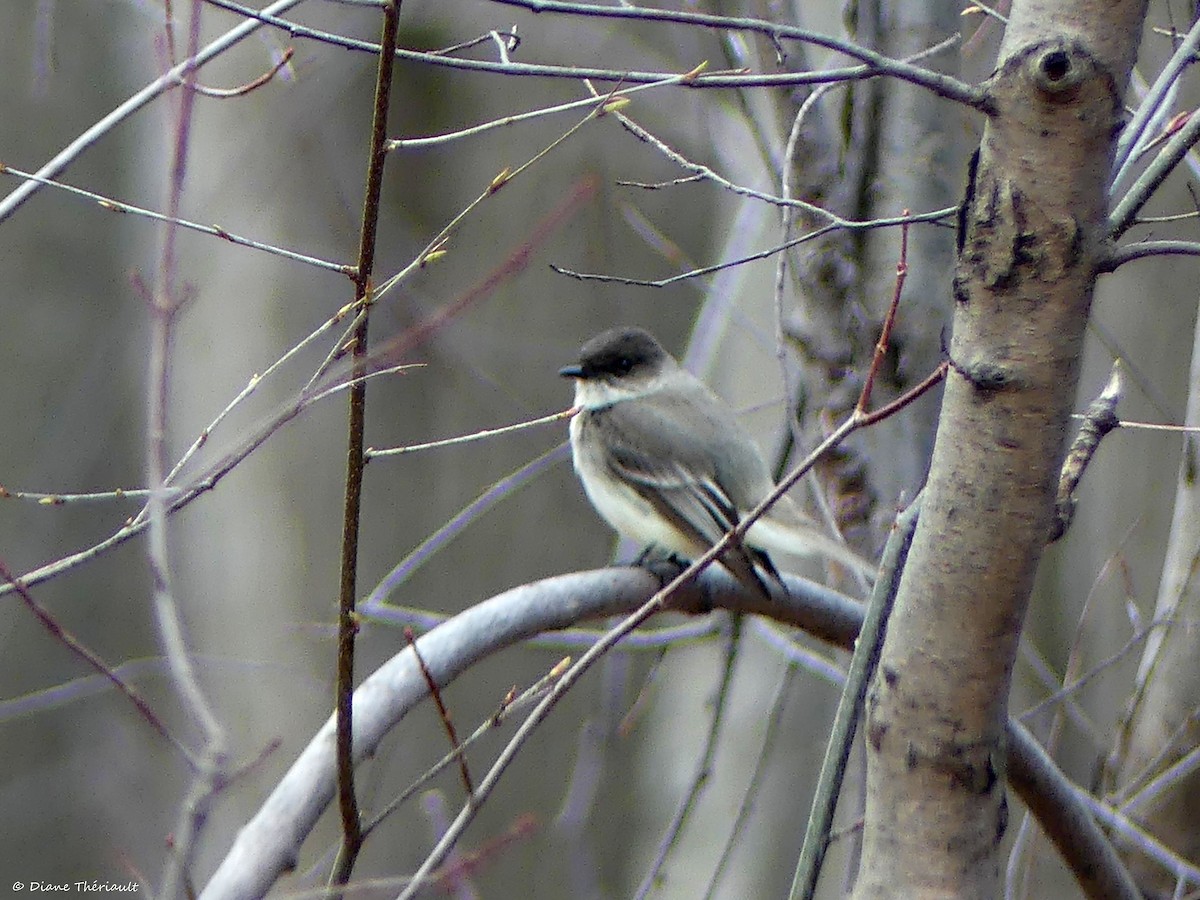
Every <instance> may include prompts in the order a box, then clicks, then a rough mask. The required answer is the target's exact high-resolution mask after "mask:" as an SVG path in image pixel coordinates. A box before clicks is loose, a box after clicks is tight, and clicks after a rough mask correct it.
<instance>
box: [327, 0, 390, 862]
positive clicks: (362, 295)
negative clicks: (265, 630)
mask: <svg viewBox="0 0 1200 900" xmlns="http://www.w3.org/2000/svg"><path fill="white" fill-rule="evenodd" d="M399 21H400V3H399V0H394V2H391V3H388V4H387V5H386V6H385V7H384V8H383V29H382V35H381V37H380V41H379V43H380V51H379V68H378V72H377V75H376V80H375V109H374V114H373V116H372V124H371V143H370V151H369V159H368V163H367V189H366V195H365V197H364V199H363V218H362V230H361V232H360V235H359V247H358V266H357V273H356V275H355V292H354V296H355V299H356V300H357V301H358V303H359V308H360V309H361V313H360V316H359V321H358V327H357V328H355V330H354V335H353V338H352V341H353V346H352V348H351V352H352V353H353V355H354V360H355V373H354V374H355V377H356V378H357V377H358V375H359V370H360V368H361V366H362V365H363V363H364V361H365V359H366V354H367V321H368V316H367V298H368V295H369V294H370V290H371V274H372V272H373V271H374V265H375V240H376V234H377V231H378V227H379V196H380V192H381V190H382V188H383V166H384V161H385V158H386V156H387V150H386V147H385V144H386V141H387V115H388V104H389V102H390V100H391V93H392V70H393V66H394V62H395V55H396V54H395V51H396V31H397V27H398V25H399ZM366 409H367V389H366V382H365V381H358V382H357V383H356V384H355V385H354V386H353V387H352V388H350V414H349V426H348V428H349V434H348V438H347V451H346V501H345V507H344V514H343V520H342V568H341V583H340V589H339V593H338V641H337V766H338V809H339V811H340V812H341V819H342V849H341V853H340V854H339V856H338V866H337V870H336V871H335V872H334V873H333V882H334V883H335V884H345V883H346V881H347V880H348V879H349V877H350V873H351V871H353V868H354V861H355V859H356V858H357V856H358V851H359V848H360V847H361V846H362V827H361V824H360V822H359V815H358V800H357V798H356V797H355V792H354V726H353V720H352V716H351V711H352V709H353V697H354V637H355V634H356V632H357V629H358V625H357V623H356V622H355V618H354V602H355V596H356V594H357V580H358V529H359V518H360V511H361V506H362V479H363V467H364V465H365V462H366V461H365V459H364V458H363V450H364V449H365V447H364V444H363V427H364V424H365V422H366Z"/></svg>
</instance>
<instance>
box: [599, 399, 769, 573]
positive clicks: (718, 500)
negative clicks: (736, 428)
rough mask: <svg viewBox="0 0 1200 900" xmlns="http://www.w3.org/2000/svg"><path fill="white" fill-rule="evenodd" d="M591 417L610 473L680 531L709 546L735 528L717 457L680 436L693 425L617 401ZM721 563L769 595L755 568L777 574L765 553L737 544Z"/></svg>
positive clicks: (734, 507)
mask: <svg viewBox="0 0 1200 900" xmlns="http://www.w3.org/2000/svg"><path fill="white" fill-rule="evenodd" d="M683 412H684V413H688V412H690V410H686V409H685V410H683ZM592 416H593V419H594V424H595V426H596V427H598V428H600V429H602V430H603V442H602V444H603V447H604V462H605V464H606V465H607V466H608V467H609V469H610V471H612V473H613V474H614V475H615V476H616V477H617V478H620V479H621V480H622V481H623V482H624V483H625V484H628V485H629V486H630V487H631V488H632V489H633V490H635V491H637V493H638V494H639V495H640V496H641V497H643V498H644V499H645V500H646V501H647V502H648V503H650V504H651V505H652V506H653V507H654V508H655V509H656V510H657V511H658V512H659V513H660V514H661V515H662V516H663V517H664V518H665V519H666V520H667V521H669V522H670V523H671V524H672V525H673V526H675V528H677V529H678V530H679V531H680V532H682V533H683V534H684V535H686V536H687V537H688V538H690V539H691V540H693V541H694V542H695V543H697V544H698V545H700V546H702V547H711V546H712V545H713V544H715V543H717V541H719V540H720V539H721V538H722V537H724V536H725V534H726V533H727V532H728V531H730V530H731V529H732V528H734V527H736V526H737V524H738V522H739V521H740V519H741V516H740V513H739V503H738V502H736V498H734V497H731V496H730V494H729V491H728V490H727V489H726V486H725V485H724V484H723V483H722V481H721V478H720V477H719V466H718V465H717V463H716V461H715V460H714V458H713V456H712V455H711V454H710V453H707V452H704V450H703V449H697V445H696V442H691V441H687V440H681V439H680V437H679V435H681V434H685V433H687V432H686V429H687V428H689V427H694V426H696V424H697V423H696V422H695V421H688V420H685V419H683V417H682V416H681V415H679V414H677V412H676V411H675V410H672V409H669V408H668V409H666V410H663V409H661V408H658V409H656V408H655V407H653V406H646V405H643V404H638V403H617V404H614V405H613V406H610V407H608V408H606V409H603V410H596V411H595V412H593V413H592ZM721 562H722V563H723V564H724V565H725V566H726V568H728V569H729V570H730V571H731V572H732V573H733V574H734V575H735V576H736V577H737V578H739V579H740V580H741V581H742V582H744V583H746V584H748V585H751V586H752V587H755V588H757V589H760V590H762V591H764V592H765V593H767V594H768V595H769V593H770V592H769V591H768V590H767V588H766V586H765V585H764V584H763V581H762V579H761V578H760V577H759V574H758V571H757V569H756V566H760V567H762V568H764V569H766V570H767V571H768V572H770V573H771V574H773V575H774V574H775V569H774V566H773V565H772V564H771V562H770V560H768V559H767V558H766V556H765V554H762V553H759V552H758V551H755V550H752V549H750V548H748V547H746V546H744V545H743V544H742V543H741V542H737V543H735V544H734V545H732V546H730V547H729V549H728V550H727V551H726V552H725V553H724V554H723V555H722V557H721Z"/></svg>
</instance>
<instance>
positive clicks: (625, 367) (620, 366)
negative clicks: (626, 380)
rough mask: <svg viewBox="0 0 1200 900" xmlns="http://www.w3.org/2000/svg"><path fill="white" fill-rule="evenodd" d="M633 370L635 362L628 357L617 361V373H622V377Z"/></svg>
mask: <svg viewBox="0 0 1200 900" xmlns="http://www.w3.org/2000/svg"><path fill="white" fill-rule="evenodd" d="M632 368H633V360H632V359H630V358H629V357H628V356H622V357H621V358H620V359H618V360H617V371H618V372H620V373H621V374H622V375H624V374H626V373H627V372H628V371H629V370H630V369H632Z"/></svg>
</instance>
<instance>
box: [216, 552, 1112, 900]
mask: <svg viewBox="0 0 1200 900" xmlns="http://www.w3.org/2000/svg"><path fill="white" fill-rule="evenodd" d="M784 580H785V584H786V586H787V596H786V597H785V596H783V595H782V594H777V595H776V596H775V597H774V598H773V599H771V600H768V599H766V598H764V597H763V596H761V595H757V594H753V593H751V592H748V591H746V590H745V589H744V588H743V587H742V585H740V584H739V583H738V582H736V581H734V580H733V579H732V578H731V577H730V576H728V575H727V574H725V573H724V572H723V571H721V570H720V569H716V568H715V567H710V568H708V569H706V570H705V571H704V572H702V573H701V574H700V575H699V576H698V577H697V578H696V579H695V580H694V581H692V582H691V583H689V584H687V585H686V586H684V587H683V588H682V589H681V590H680V591H678V592H677V593H676V595H675V603H674V605H673V606H672V609H674V610H680V609H682V610H683V611H685V612H691V613H700V612H705V611H707V610H710V609H714V608H724V609H730V610H741V611H743V612H747V613H752V614H758V615H764V616H769V617H771V618H773V619H776V620H777V621H780V622H783V623H785V624H787V625H791V626H794V627H797V628H802V629H804V630H805V631H806V632H808V633H809V634H811V635H813V636H815V637H817V638H819V639H821V640H823V641H826V642H828V643H830V644H834V645H836V646H839V647H843V648H849V647H850V646H852V645H853V642H854V640H855V638H856V637H857V635H858V629H859V627H860V626H861V624H862V615H863V613H862V607H861V605H860V604H859V603H857V602H855V601H853V600H851V599H849V598H848V597H845V596H843V595H842V594H839V593H837V592H836V591H832V590H830V589H828V588H825V587H823V586H821V585H819V584H816V583H814V582H811V581H807V580H805V579H802V578H798V577H795V576H789V575H785V576H784ZM658 587H659V583H658V581H657V580H656V579H655V578H654V577H653V576H651V575H650V574H649V573H647V572H645V571H643V570H641V569H633V568H613V569H600V570H596V571H592V572H577V573H573V574H569V575H559V576H556V577H554V578H549V579H546V580H544V581H539V582H535V583H533V584H527V585H522V586H520V587H517V588H513V589H512V590H510V591H507V592H506V593H503V594H499V595H497V596H495V597H493V598H491V599H489V600H486V601H484V602H483V603H480V604H478V605H477V606H474V607H472V608H470V609H468V610H465V611H464V612H462V613H460V614H458V615H457V616H455V617H454V618H452V619H450V620H448V621H446V622H445V623H444V624H442V625H441V626H439V627H438V628H436V629H434V630H433V631H431V632H429V633H428V634H425V635H424V636H422V637H421V638H420V640H419V641H418V642H417V646H418V648H419V650H420V653H421V656H422V658H423V659H424V660H425V663H426V665H427V666H428V668H429V671H430V673H431V674H432V676H433V678H434V680H435V681H436V683H437V684H438V685H440V686H443V687H444V686H445V685H446V684H448V683H449V682H451V681H453V680H454V679H455V678H456V677H457V676H459V675H460V674H462V673H463V672H465V671H466V670H467V669H469V668H471V667H472V666H473V665H475V664H476V663H477V662H479V661H481V660H482V659H484V658H486V657H488V656H490V655H491V654H493V653H495V652H497V651H498V650H501V649H503V648H505V647H509V646H512V645H513V644H516V643H519V642H521V641H523V640H526V639H528V638H532V637H534V636H536V635H538V634H540V633H542V632H544V631H548V630H557V629H562V628H566V627H568V626H572V625H575V624H578V623H579V622H580V621H582V620H584V619H596V618H604V617H608V616H614V615H621V614H624V613H629V612H631V611H632V610H635V609H637V608H638V607H639V606H640V605H641V604H643V603H644V602H645V601H646V599H647V598H648V597H650V596H652V595H653V594H654V592H655V591H656V590H657V588H658ZM428 690H429V689H428V684H427V682H426V680H425V676H424V675H423V674H422V672H421V670H420V668H419V667H418V665H417V663H416V660H415V658H414V655H413V653H412V651H411V650H410V649H408V648H405V649H404V650H403V651H401V652H400V653H397V654H396V655H395V656H394V657H392V659H391V660H389V661H388V662H387V663H385V664H384V665H383V666H381V667H380V668H379V669H378V670H376V671H375V672H374V673H373V674H372V675H371V676H370V677H369V678H367V679H366V680H365V681H364V682H363V684H362V685H361V686H360V687H359V688H358V690H357V691H355V694H354V755H355V759H356V760H358V761H361V760H362V759H364V758H366V757H368V756H370V755H371V754H372V753H373V752H374V751H375V749H376V748H377V747H378V745H379V743H380V741H382V740H383V738H384V737H385V736H386V735H387V734H388V733H389V732H390V731H391V729H392V728H394V727H395V726H396V725H397V724H399V723H400V721H401V720H403V718H404V717H405V716H406V715H407V714H408V712H409V711H410V710H411V709H412V708H413V707H414V706H416V705H417V704H418V703H420V702H421V701H422V700H424V699H425V697H426V696H427V695H428ZM333 737H334V723H333V719H332V718H331V719H330V720H329V721H327V722H326V723H325V725H324V726H323V727H322V728H321V729H320V731H318V732H317V733H316V735H315V736H314V737H313V739H312V741H311V742H310V743H309V745H308V747H306V748H305V749H304V751H303V752H302V753H301V754H300V756H299V758H298V759H297V760H296V762H295V763H293V764H292V767H291V769H290V770H289V771H288V772H287V774H286V775H285V776H284V777H283V779H282V780H281V781H280V782H279V784H278V785H277V786H276V788H275V790H274V791H273V792H272V793H271V795H270V797H268V798H267V800H266V801H265V802H264V803H263V805H262V807H261V808H260V809H259V811H258V813H257V814H256V815H255V816H254V818H253V819H251V820H250V821H249V822H248V823H247V824H246V826H245V827H244V828H242V829H241V831H240V832H239V833H238V836H237V839H236V840H235V842H234V844H233V846H232V847H231V848H230V850H229V852H228V854H227V855H226V856H225V858H224V860H223V862H222V863H221V865H220V867H219V868H218V869H217V871H216V873H215V874H214V875H213V877H212V879H211V880H210V881H209V883H208V885H207V886H206V887H205V889H204V892H203V894H202V900H223V898H239V900H241V898H248V897H261V896H263V895H265V894H266V893H267V891H268V890H269V889H270V888H271V885H272V884H273V883H274V882H275V880H276V879H277V878H278V877H279V876H280V875H281V874H283V873H284V872H285V871H287V870H288V869H289V868H291V866H292V865H293V864H294V861H295V860H296V858H297V856H298V854H299V851H300V846H301V845H302V844H303V842H304V840H305V838H306V837H307V836H308V834H309V832H310V831H311V830H312V828H313V827H314V825H315V824H316V821H317V819H318V817H319V816H320V815H321V813H322V812H323V811H324V810H325V808H326V807H327V806H328V805H329V804H330V802H331V801H332V800H333V796H334V791H335V766H334V741H333ZM1008 741H1009V747H1010V760H1009V769H1010V771H1011V772H1012V783H1013V786H1014V787H1015V788H1016V789H1017V791H1018V792H1019V793H1020V794H1021V796H1022V798H1023V799H1024V800H1025V802H1026V803H1027V804H1028V805H1029V806H1030V808H1031V809H1033V810H1034V811H1035V813H1036V815H1037V816H1038V819H1039V821H1040V822H1042V823H1043V827H1044V828H1045V830H1046V833H1047V834H1048V835H1050V837H1051V839H1052V840H1053V841H1054V843H1055V845H1056V846H1057V848H1058V850H1059V852H1060V853H1061V854H1062V856H1063V858H1064V860H1066V862H1067V864H1068V865H1069V866H1070V868H1071V870H1072V871H1073V872H1074V873H1075V876H1076V878H1077V879H1079V881H1080V883H1081V884H1082V885H1084V887H1085V889H1086V890H1087V891H1088V896H1091V897H1112V898H1122V900H1132V898H1135V897H1136V894H1130V893H1127V892H1126V891H1124V890H1123V887H1124V886H1125V885H1130V884H1131V882H1130V881H1129V876H1128V874H1127V873H1126V872H1125V870H1124V868H1123V867H1122V866H1121V863H1120V861H1119V860H1118V859H1117V857H1116V855H1115V853H1114V852H1113V850H1112V847H1111V845H1109V844H1108V842H1107V839H1106V838H1105V837H1104V835H1103V833H1101V832H1100V830H1099V829H1098V828H1097V827H1096V824H1095V822H1094V821H1093V820H1092V818H1091V815H1090V813H1089V812H1088V811H1087V809H1086V807H1084V806H1083V804H1082V803H1080V802H1079V799H1078V797H1077V796H1076V795H1075V794H1074V792H1073V790H1072V789H1071V786H1070V784H1069V782H1068V781H1067V779H1066V778H1065V776H1063V774H1062V773H1061V772H1060V771H1059V770H1058V768H1057V767H1056V766H1055V764H1054V762H1053V760H1051V759H1050V757H1049V756H1048V755H1047V754H1046V753H1045V752H1044V751H1043V750H1041V748H1040V747H1039V746H1038V745H1037V742H1036V741H1035V740H1034V738H1033V737H1032V736H1030V734H1029V732H1028V731H1026V729H1025V728H1024V726H1022V725H1021V724H1019V723H1017V722H1014V721H1011V720H1010V722H1009V725H1008ZM1114 886H1116V887H1114Z"/></svg>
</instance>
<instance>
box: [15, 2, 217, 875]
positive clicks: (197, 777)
mask: <svg viewBox="0 0 1200 900" xmlns="http://www.w3.org/2000/svg"><path fill="white" fill-rule="evenodd" d="M202 6H203V3H202V2H201V0H193V2H192V4H191V16H190V22H189V28H188V60H189V62H188V63H186V64H185V65H184V67H183V68H182V70H181V71H180V76H181V78H182V79H183V81H184V82H185V83H186V82H188V81H190V80H191V79H192V77H193V72H194V65H193V64H192V63H191V60H194V59H196V58H197V55H198V53H199V47H200V11H201V8H202ZM178 97H179V104H178V107H177V109H176V110H175V116H176V118H175V122H174V130H173V133H172V138H173V142H172V147H171V160H170V167H169V170H168V173H167V177H168V181H167V216H168V218H170V219H176V218H178V213H179V206H180V203H181V201H182V197H183V187H184V177H185V173H186V171H187V158H188V149H189V147H190V144H191V136H192V131H191V124H192V113H193V110H194V106H195V98H196V95H195V93H193V92H192V91H190V90H184V91H182V92H181V93H180V94H179V95H178ZM29 184H32V182H26V185H29ZM18 190H19V188H18ZM14 193H15V192H14ZM178 233H179V229H178V227H177V226H176V225H174V224H172V223H171V222H167V223H166V225H165V226H164V228H163V234H162V244H161V246H160V249H159V256H158V273H157V276H156V278H155V283H154V285H153V287H152V288H149V289H147V291H146V300H147V304H148V309H149V314H150V351H149V365H148V376H147V377H148V382H149V383H148V386H147V407H148V409H147V433H146V484H147V486H148V487H149V489H150V499H149V502H148V503H147V504H146V519H147V522H148V529H149V534H148V538H147V541H146V562H147V565H148V568H149V570H150V577H151V580H152V582H153V588H152V596H153V605H154V620H155V625H156V627H157V629H158V635H159V640H160V641H161V643H162V647H163V654H164V656H166V658H167V662H168V666H169V669H170V672H171V680H172V682H173V684H174V688H175V690H176V692H177V693H178V694H179V697H180V699H181V700H182V703H183V706H184V708H185V710H186V711H187V715H188V716H189V717H190V718H191V719H192V720H193V721H194V722H196V723H197V724H198V725H199V728H200V734H201V740H202V746H201V750H200V752H199V753H198V754H197V755H196V763H195V766H194V769H193V773H192V778H191V781H190V783H189V785H188V788H187V791H186V792H185V795H184V798H183V802H182V803H181V804H180V809H179V815H178V818H177V819H176V824H175V828H174V840H173V841H172V843H171V848H170V850H169V851H168V853H167V855H166V860H165V861H164V863H163V872H162V878H161V880H160V884H159V891H160V893H161V895H162V896H163V897H177V896H179V894H180V893H181V889H182V886H183V885H184V884H186V883H187V882H188V881H189V879H190V869H191V862H192V858H193V856H194V854H195V852H196V844H197V839H198V838H199V835H200V831H201V829H202V827H203V825H204V822H205V820H206V819H207V817H208V810H209V807H210V806H211V803H212V799H213V797H214V795H215V794H216V792H217V790H218V789H219V787H220V785H221V784H222V783H223V781H224V778H225V773H224V770H225V766H226V759H225V740H226V739H225V730H224V728H223V727H222V725H221V723H220V721H219V720H218V718H217V715H216V711H215V710H214V709H213V707H212V704H211V703H210V702H209V700H208V697H207V696H206V694H205V692H204V689H203V688H202V687H201V685H200V680H199V678H198V676H197V674H196V669H195V666H194V665H193V664H192V660H191V652H190V648H189V647H188V642H187V638H186V637H185V636H184V630H183V617H182V615H181V614H180V611H179V605H178V602H177V601H176V598H175V594H174V589H173V586H172V577H171V565H170V557H169V554H168V551H167V546H168V540H167V509H168V507H169V505H170V503H171V501H172V495H173V492H171V491H169V490H168V488H167V482H166V476H167V427H168V419H169V416H168V412H169V392H168V379H169V376H170V372H171V345H172V335H173V333H174V326H175V321H176V314H177V313H178V312H179V309H180V308H181V306H182V305H183V304H184V303H185V302H186V300H187V297H188V293H187V290H186V288H185V289H183V290H181V289H180V288H179V286H178V284H177V281H176V279H177V259H176V239H177V237H178Z"/></svg>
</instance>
